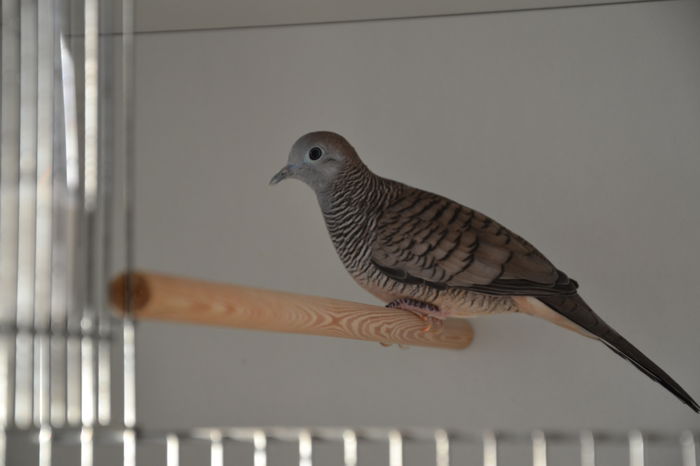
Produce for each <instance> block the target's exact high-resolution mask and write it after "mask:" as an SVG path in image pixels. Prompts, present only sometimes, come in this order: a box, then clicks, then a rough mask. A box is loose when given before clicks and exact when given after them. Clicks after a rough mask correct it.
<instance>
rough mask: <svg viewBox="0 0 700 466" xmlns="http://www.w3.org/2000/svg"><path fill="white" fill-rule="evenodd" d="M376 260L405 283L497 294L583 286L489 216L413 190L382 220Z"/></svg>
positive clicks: (567, 290) (532, 293)
mask: <svg viewBox="0 0 700 466" xmlns="http://www.w3.org/2000/svg"><path fill="white" fill-rule="evenodd" d="M372 262H373V263H374V264H375V266H376V267H377V268H378V269H379V270H380V271H382V272H383V273H384V274H386V275H388V276H390V277H391V278H392V279H394V280H397V281H401V282H405V283H422V284H426V285H429V286H432V287H435V288H452V287H454V288H468V289H471V290H473V291H477V292H481V293H486V294H496V295H527V296H547V295H560V294H573V293H575V292H576V288H577V284H576V282H575V281H574V280H571V279H569V278H568V277H567V276H566V275H565V274H564V273H563V272H561V271H559V270H557V268H556V267H554V265H552V263H551V262H549V261H548V260H547V259H546V258H545V257H544V256H543V255H542V254H541V253H540V252H539V251H538V250H537V249H535V248H534V247H533V246H532V245H531V244H530V243H528V242H527V241H525V240H524V239H523V238H521V237H520V236H518V235H516V234H515V233H513V232H511V231H509V230H508V229H506V228H505V227H503V226H502V225H500V224H498V223H497V222H495V221H494V220H492V219H490V218H489V217H487V216H485V215H483V214H481V213H480V212H477V211H475V210H472V209H469V208H467V207H464V206H462V205H460V204H458V203H456V202H454V201H450V200H449V199H446V198H444V197H442V196H438V195H435V194H432V193H428V192H425V191H420V190H417V189H413V188H407V189H406V194H405V195H403V196H402V197H400V198H399V199H398V200H396V201H395V202H393V203H392V204H390V205H389V206H388V208H386V209H385V210H384V211H383V213H382V215H381V216H380V217H379V219H378V222H377V235H376V238H375V240H374V243H373V244H372Z"/></svg>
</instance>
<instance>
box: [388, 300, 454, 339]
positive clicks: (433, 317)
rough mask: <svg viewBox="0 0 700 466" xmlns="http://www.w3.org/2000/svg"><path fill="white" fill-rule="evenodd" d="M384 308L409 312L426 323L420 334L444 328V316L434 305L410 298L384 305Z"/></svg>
mask: <svg viewBox="0 0 700 466" xmlns="http://www.w3.org/2000/svg"><path fill="white" fill-rule="evenodd" d="M386 307H388V308H393V309H402V310H404V311H411V312H412V313H413V314H415V315H416V316H418V318H420V319H421V320H422V321H423V322H425V323H426V326H425V327H424V328H423V329H422V332H424V333H427V332H429V331H431V330H433V331H435V332H439V331H440V330H442V328H443V326H444V322H443V320H444V319H445V317H446V316H445V315H444V314H443V313H442V312H441V311H440V308H438V307H437V306H435V305H434V304H430V303H425V302H422V301H418V300H415V299H411V298H400V299H396V300H394V301H392V302H390V303H389V304H387V305H386Z"/></svg>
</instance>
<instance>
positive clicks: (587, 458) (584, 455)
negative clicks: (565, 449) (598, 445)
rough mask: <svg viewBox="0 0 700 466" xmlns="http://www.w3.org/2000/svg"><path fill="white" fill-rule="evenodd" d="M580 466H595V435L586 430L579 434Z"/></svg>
mask: <svg viewBox="0 0 700 466" xmlns="http://www.w3.org/2000/svg"><path fill="white" fill-rule="evenodd" d="M580 443H581V466H595V435H594V434H593V432H592V431H590V430H587V431H584V432H582V433H581V437H580Z"/></svg>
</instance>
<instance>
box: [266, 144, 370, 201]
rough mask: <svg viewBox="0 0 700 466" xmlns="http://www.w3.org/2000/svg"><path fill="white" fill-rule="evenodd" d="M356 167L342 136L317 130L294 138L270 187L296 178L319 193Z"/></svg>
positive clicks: (356, 158) (349, 148) (357, 162)
mask: <svg viewBox="0 0 700 466" xmlns="http://www.w3.org/2000/svg"><path fill="white" fill-rule="evenodd" d="M357 165H362V162H361V161H360V158H359V157H358V155H357V152H355V149H354V148H353V147H352V146H351V145H350V143H348V141H346V140H345V138H344V137H342V136H341V135H339V134H336V133H332V132H330V131H316V132H313V133H308V134H305V135H304V136H302V137H300V138H299V139H297V141H296V142H295V143H294V145H293V146H292V149H291V151H290V152H289V159H288V160H287V165H286V166H285V167H284V168H282V170H280V171H279V172H277V174H276V175H275V176H273V177H272V179H271V180H270V184H277V183H279V182H280V181H282V180H284V179H286V178H295V179H297V180H301V181H303V182H304V183H306V184H308V185H309V186H311V188H312V189H313V190H314V191H316V193H317V194H320V193H322V192H323V191H325V190H327V189H329V188H330V187H331V186H332V185H333V182H334V181H335V179H336V178H337V177H338V176H339V175H340V174H342V173H343V172H344V171H345V170H346V169H347V168H348V167H352V166H357Z"/></svg>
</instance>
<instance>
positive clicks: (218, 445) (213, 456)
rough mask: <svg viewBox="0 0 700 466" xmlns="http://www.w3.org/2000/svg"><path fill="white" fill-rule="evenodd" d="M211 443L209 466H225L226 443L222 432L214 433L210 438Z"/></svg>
mask: <svg viewBox="0 0 700 466" xmlns="http://www.w3.org/2000/svg"><path fill="white" fill-rule="evenodd" d="M209 442H210V449H209V451H210V453H209V464H211V466H224V442H223V439H222V436H221V432H219V431H214V432H212V433H211V434H210V436H209Z"/></svg>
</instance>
